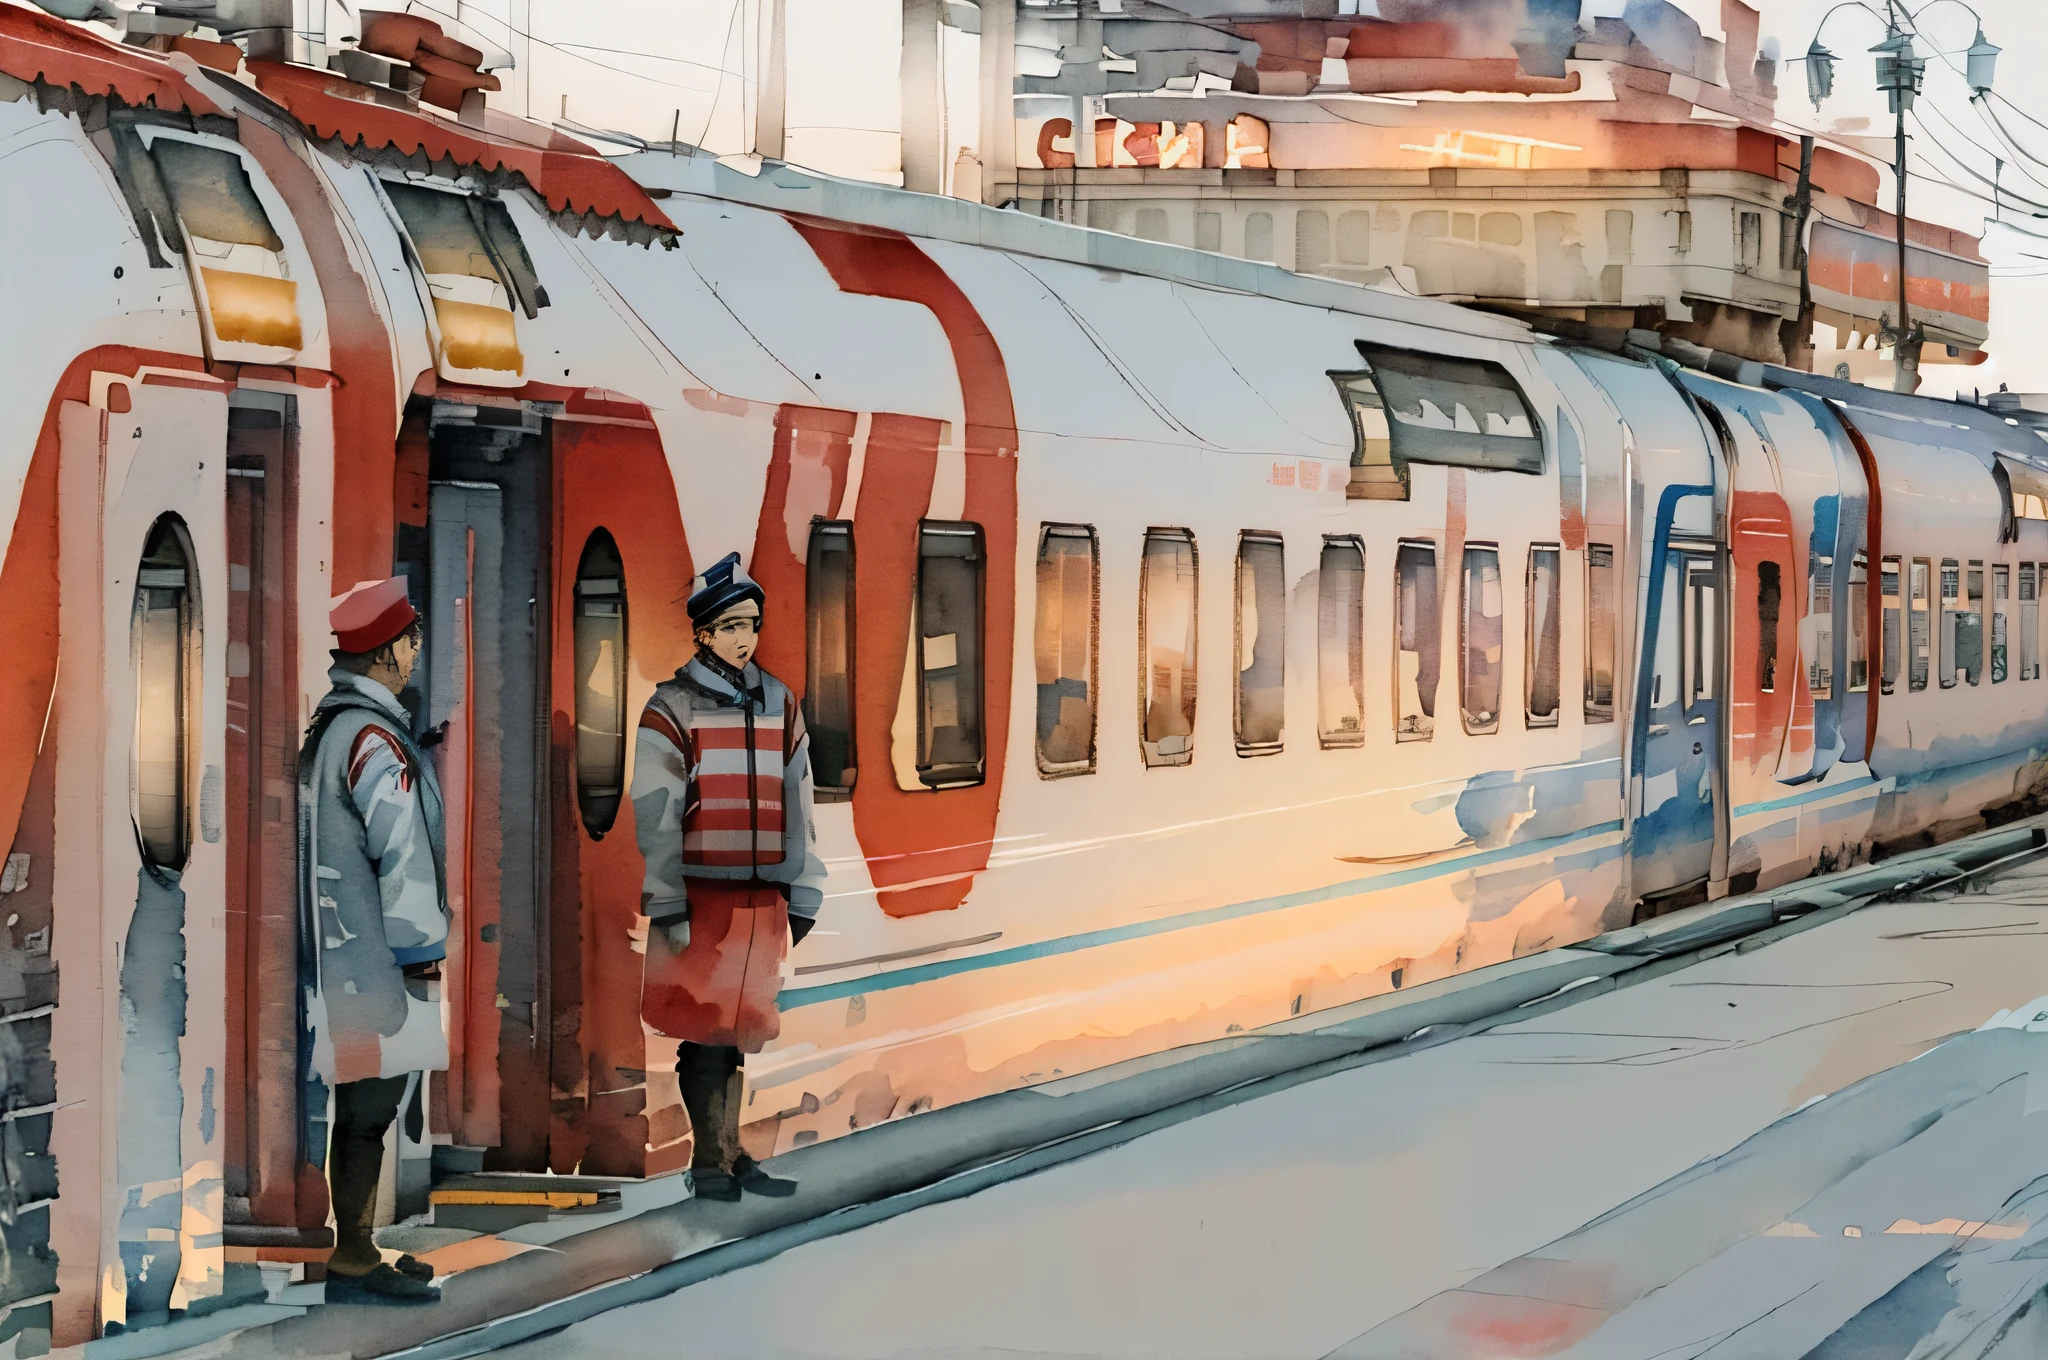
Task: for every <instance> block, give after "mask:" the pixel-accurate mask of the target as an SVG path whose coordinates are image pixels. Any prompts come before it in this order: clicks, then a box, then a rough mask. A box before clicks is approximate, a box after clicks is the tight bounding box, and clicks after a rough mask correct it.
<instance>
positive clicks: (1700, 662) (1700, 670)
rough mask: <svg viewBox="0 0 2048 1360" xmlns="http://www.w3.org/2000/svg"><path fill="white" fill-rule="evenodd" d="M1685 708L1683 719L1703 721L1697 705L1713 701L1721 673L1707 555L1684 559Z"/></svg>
mask: <svg viewBox="0 0 2048 1360" xmlns="http://www.w3.org/2000/svg"><path fill="white" fill-rule="evenodd" d="M1684 564H1685V565H1684V572H1685V576H1684V581H1685V599H1684V603H1683V608H1684V610H1685V632H1684V638H1685V662H1684V668H1685V709H1686V715H1687V716H1686V721H1687V722H1696V723H1697V722H1705V721H1706V720H1707V715H1706V714H1705V713H1704V712H1695V711H1694V710H1695V709H1698V708H1699V707H1700V706H1701V705H1704V704H1708V703H1711V702H1713V699H1714V690H1715V679H1716V677H1718V676H1719V675H1720V673H1721V658H1720V639H1721V615H1720V601H1719V595H1718V591H1717V582H1716V580H1715V576H1716V568H1715V566H1714V562H1713V560H1712V559H1711V558H1707V557H1693V556H1688V557H1686V558H1685V559H1684Z"/></svg>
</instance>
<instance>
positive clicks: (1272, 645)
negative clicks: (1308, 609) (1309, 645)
mask: <svg viewBox="0 0 2048 1360" xmlns="http://www.w3.org/2000/svg"><path fill="white" fill-rule="evenodd" d="M1286 640H1287V580H1286V567H1285V556H1284V553H1283V550H1282V548H1281V545H1280V540H1279V539H1277V538H1268V537H1264V536H1258V537H1254V536H1253V535H1251V534H1246V535H1245V536H1244V537H1243V538H1242V539H1240V540H1239V541H1238V547H1237V749H1238V752H1239V753H1240V754H1253V753H1259V754H1264V753H1269V752H1272V751H1277V750H1279V749H1280V739H1281V731H1282V728H1283V726H1284V724H1285V716H1286V701H1285V683H1286V662H1285V652H1286Z"/></svg>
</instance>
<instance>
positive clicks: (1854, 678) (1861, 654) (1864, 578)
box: [1847, 553, 1870, 692]
mask: <svg viewBox="0 0 2048 1360" xmlns="http://www.w3.org/2000/svg"><path fill="white" fill-rule="evenodd" d="M1847 603H1848V614H1849V617H1848V620H1847V625H1848V630H1849V660H1848V666H1849V688H1850V690H1851V691H1852V692H1861V691H1863V690H1867V689H1869V688H1870V559H1869V558H1868V557H1865V556H1864V555H1863V554H1862V553H1857V554H1856V556H1855V557H1853V558H1851V559H1850V561H1849V599H1848V601H1847Z"/></svg>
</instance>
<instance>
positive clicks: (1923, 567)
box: [1906, 557, 1934, 689]
mask: <svg viewBox="0 0 2048 1360" xmlns="http://www.w3.org/2000/svg"><path fill="white" fill-rule="evenodd" d="M1933 575H1934V563H1933V562H1931V561H1929V560H1928V559H1927V558H1925V557H1916V558H1914V559H1913V566H1912V569H1911V572H1910V574H1909V577H1908V588H1909V589H1910V591H1911V594H1910V595H1909V596H1908V597H1907V600H1906V614H1907V621H1908V623H1909V624H1910V627H1908V628H1907V630H1906V643H1907V645H1908V646H1909V647H1910V648H1911V649H1912V650H1911V651H1910V652H1908V653H1907V656H1906V662H1907V665H1906V685H1907V688H1909V689H1926V688H1927V671H1928V663H1929V662H1930V661H1931V660H1932V659H1933V658H1932V656H1931V653H1932V652H1933V650H1934V642H1933V638H1932V636H1931V635H1930V629H1929V620H1928V617H1927V615H1928V607H1929V605H1930V604H1931V603H1932V601H1931V600H1930V598H1929V592H1930V591H1931V590H1932V589H1933V580H1932V577H1933Z"/></svg>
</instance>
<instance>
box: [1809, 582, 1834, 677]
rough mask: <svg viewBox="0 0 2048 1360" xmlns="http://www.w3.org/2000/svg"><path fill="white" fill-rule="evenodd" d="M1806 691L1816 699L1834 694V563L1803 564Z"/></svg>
mask: <svg viewBox="0 0 2048 1360" xmlns="http://www.w3.org/2000/svg"><path fill="white" fill-rule="evenodd" d="M1806 624H1807V640H1808V642H1809V649H1808V651H1807V653H1806V687H1807V689H1808V690H1810V691H1811V692H1812V694H1813V697H1814V698H1816V699H1827V698H1831V697H1832V696H1833V695H1834V692H1835V559H1834V558H1832V557H1822V556H1821V555H1820V554H1819V553H1814V554H1813V555H1811V556H1810V557H1808V558H1807V560H1806Z"/></svg>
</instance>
